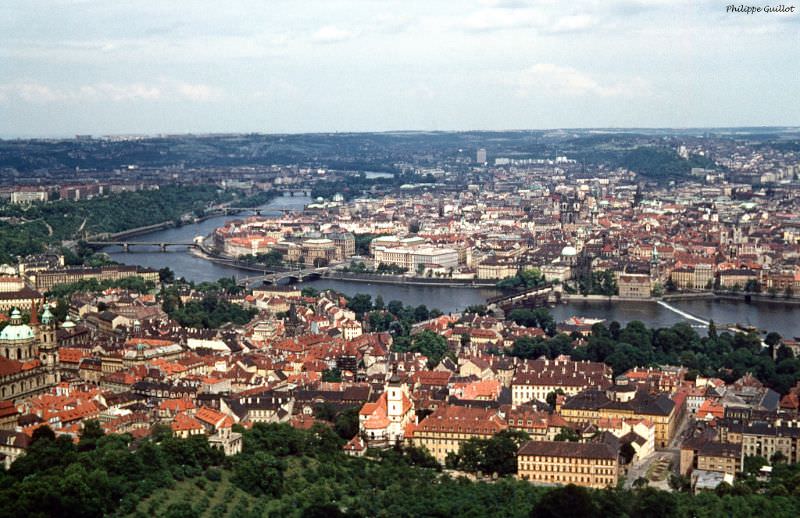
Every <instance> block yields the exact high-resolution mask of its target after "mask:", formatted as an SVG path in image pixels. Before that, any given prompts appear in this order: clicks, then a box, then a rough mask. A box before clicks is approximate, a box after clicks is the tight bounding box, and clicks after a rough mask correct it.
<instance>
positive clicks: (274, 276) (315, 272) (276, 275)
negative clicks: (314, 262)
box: [238, 266, 329, 287]
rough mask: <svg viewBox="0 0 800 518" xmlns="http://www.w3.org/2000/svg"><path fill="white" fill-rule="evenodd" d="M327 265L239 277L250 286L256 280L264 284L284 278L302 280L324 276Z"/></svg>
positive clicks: (243, 283)
mask: <svg viewBox="0 0 800 518" xmlns="http://www.w3.org/2000/svg"><path fill="white" fill-rule="evenodd" d="M328 269H329V268H328V267H327V266H322V267H319V268H306V269H303V270H289V271H284V272H271V273H265V274H263V275H253V276H250V277H243V278H241V279H239V282H238V284H239V285H240V286H245V287H247V286H249V285H251V284H253V283H254V282H258V281H263V282H264V284H278V282H280V281H282V280H286V279H288V280H290V281H294V282H302V281H306V280H308V279H318V278H320V277H322V276H323V275H324V274H325V273H326V272H327V271H328Z"/></svg>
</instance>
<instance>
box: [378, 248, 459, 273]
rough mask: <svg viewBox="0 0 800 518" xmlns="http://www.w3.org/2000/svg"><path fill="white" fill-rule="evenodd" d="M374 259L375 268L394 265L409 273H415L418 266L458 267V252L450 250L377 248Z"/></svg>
mask: <svg viewBox="0 0 800 518" xmlns="http://www.w3.org/2000/svg"><path fill="white" fill-rule="evenodd" d="M374 257H375V266H376V267H377V266H378V265H380V264H381V263H383V264H394V265H397V266H399V267H401V268H406V269H408V271H410V272H413V271H415V270H416V269H417V268H418V266H419V265H423V266H424V267H428V266H434V265H437V266H440V267H443V268H457V267H458V251H457V250H454V249H452V248H435V247H432V246H418V247H413V248H408V247H404V246H398V247H390V248H389V247H382V246H379V247H376V248H375V252H374Z"/></svg>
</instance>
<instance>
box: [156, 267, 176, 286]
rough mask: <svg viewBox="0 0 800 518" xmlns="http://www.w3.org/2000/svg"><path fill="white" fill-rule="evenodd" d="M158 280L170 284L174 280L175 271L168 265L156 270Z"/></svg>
mask: <svg viewBox="0 0 800 518" xmlns="http://www.w3.org/2000/svg"><path fill="white" fill-rule="evenodd" d="M158 280H159V281H161V282H162V283H165V284H172V283H174V282H175V272H173V271H172V270H171V269H170V268H168V267H164V268H161V269H160V270H158Z"/></svg>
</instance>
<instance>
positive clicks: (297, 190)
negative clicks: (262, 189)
mask: <svg viewBox="0 0 800 518" xmlns="http://www.w3.org/2000/svg"><path fill="white" fill-rule="evenodd" d="M274 190H275V191H276V192H280V193H283V194H287V193H288V194H289V196H294V195H295V194H297V195H300V196H311V189H309V188H307V187H294V188H292V187H279V188H277V189H274Z"/></svg>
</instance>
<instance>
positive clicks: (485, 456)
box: [448, 430, 530, 476]
mask: <svg viewBox="0 0 800 518" xmlns="http://www.w3.org/2000/svg"><path fill="white" fill-rule="evenodd" d="M529 439H530V436H529V435H528V434H527V433H525V432H522V431H516V430H504V431H502V432H500V433H498V434H497V435H495V436H494V437H492V438H491V439H470V440H468V441H466V442H464V443H462V444H461V447H460V448H459V451H458V454H457V455H451V456H449V457H448V466H449V467H451V468H455V469H460V470H462V471H468V472H471V473H478V472H480V473H483V474H486V475H491V474H497V475H499V476H505V475H513V474H515V473H516V472H517V450H519V448H520V446H522V444H523V443H525V442H526V441H528V440H529Z"/></svg>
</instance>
